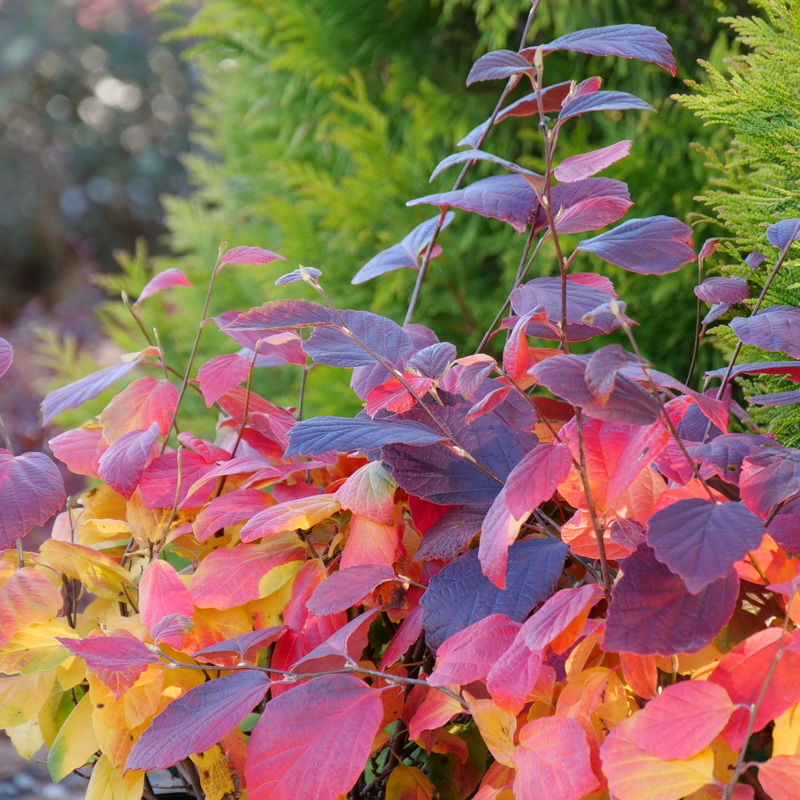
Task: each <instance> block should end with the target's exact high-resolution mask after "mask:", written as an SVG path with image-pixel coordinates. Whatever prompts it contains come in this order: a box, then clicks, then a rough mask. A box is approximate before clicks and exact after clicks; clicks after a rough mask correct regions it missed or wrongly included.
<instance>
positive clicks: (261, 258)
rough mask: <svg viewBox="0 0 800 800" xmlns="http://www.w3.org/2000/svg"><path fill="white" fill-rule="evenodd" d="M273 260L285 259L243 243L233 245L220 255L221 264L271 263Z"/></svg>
mask: <svg viewBox="0 0 800 800" xmlns="http://www.w3.org/2000/svg"><path fill="white" fill-rule="evenodd" d="M273 261H286V258H285V257H284V256H281V255H278V254H277V253H273V252H271V251H270V250H262V249H261V248H260V247H246V246H245V245H240V246H239V247H234V248H233V249H232V250H228V251H227V252H226V253H225V255H224V256H222V263H223V264H271V263H272V262H273Z"/></svg>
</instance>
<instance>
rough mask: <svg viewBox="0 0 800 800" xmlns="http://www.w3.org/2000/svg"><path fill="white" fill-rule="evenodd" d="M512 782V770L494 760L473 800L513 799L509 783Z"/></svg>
mask: <svg viewBox="0 0 800 800" xmlns="http://www.w3.org/2000/svg"><path fill="white" fill-rule="evenodd" d="M513 783H514V770H513V769H512V768H511V767H506V766H504V765H503V764H501V763H500V762H499V761H495V762H494V764H492V766H491V767H489V769H487V770H486V774H485V775H484V776H483V780H482V781H481V788H480V789H478V793H477V794H476V795H475V800H514V794H513V792H512V791H511V785H512V784H513Z"/></svg>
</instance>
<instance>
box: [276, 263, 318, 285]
mask: <svg viewBox="0 0 800 800" xmlns="http://www.w3.org/2000/svg"><path fill="white" fill-rule="evenodd" d="M303 269H305V271H306V272H307V273H308V275H310V276H311V277H312V278H313V279H314V280H316V279H317V278H319V276H320V275H322V270H319V269H315V268H314V267H303ZM302 280H303V276H302V275H301V273H300V270H299V269H295V270H292V271H291V272H287V273H286V274H285V275H281V276H280V278H278V280H276V281H275V285H276V286H288V285H289V284H290V283H298V282H299V281H302Z"/></svg>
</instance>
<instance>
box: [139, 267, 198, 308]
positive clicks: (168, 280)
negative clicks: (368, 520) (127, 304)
mask: <svg viewBox="0 0 800 800" xmlns="http://www.w3.org/2000/svg"><path fill="white" fill-rule="evenodd" d="M173 286H188V287H189V288H190V289H194V286H192V284H191V283H190V281H189V279H188V278H187V277H186V275H185V274H184V273H183V271H182V270H179V269H177V268H176V267H170V268H169V269H165V270H164V271H163V272H159V273H158V275H155V276H153V277H152V278H151V279H150V282H149V283H148V284H147V286H145V287H144V289H142V292H141V294H140V295H139V299H138V300H137V301H136V302H135V303H134V305H135V306H136V307H137V308H138V307H139V304H140V303H141V302H142V300H147V298H148V297H152V296H153V295H156V294H158V293H159V292H163V291H164V289H170V288H171V287H173Z"/></svg>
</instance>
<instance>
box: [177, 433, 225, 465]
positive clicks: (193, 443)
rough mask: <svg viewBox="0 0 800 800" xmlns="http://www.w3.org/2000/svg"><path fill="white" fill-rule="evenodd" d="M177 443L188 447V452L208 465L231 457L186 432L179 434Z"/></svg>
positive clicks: (209, 443) (219, 448)
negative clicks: (194, 454) (199, 457)
mask: <svg viewBox="0 0 800 800" xmlns="http://www.w3.org/2000/svg"><path fill="white" fill-rule="evenodd" d="M178 441H179V442H180V443H181V444H182V445H183V446H184V447H188V448H189V449H190V450H193V451H194V452H195V453H197V455H199V456H202V457H203V458H204V459H205V460H206V461H207V462H208V463H209V464H213V463H214V462H215V461H225V460H227V459H229V458H230V457H231V454H230V453H229V452H228V451H227V450H223V449H222V448H221V447H217V446H216V445H215V444H211V442H207V441H205V439H198V438H197V437H196V436H193V435H192V434H191V433H189V432H188V431H183V432H182V433H179V434H178Z"/></svg>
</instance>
